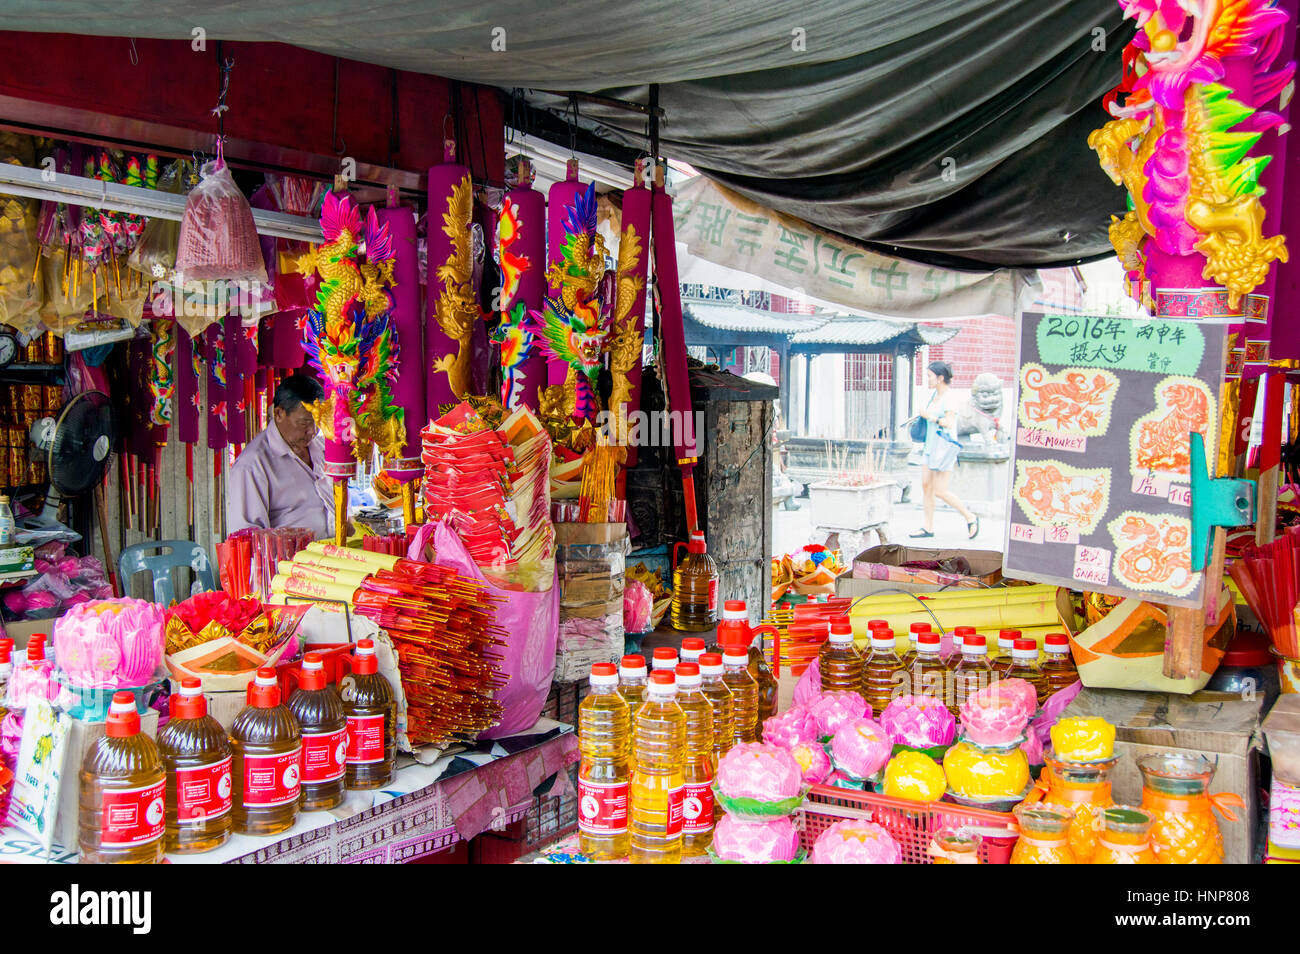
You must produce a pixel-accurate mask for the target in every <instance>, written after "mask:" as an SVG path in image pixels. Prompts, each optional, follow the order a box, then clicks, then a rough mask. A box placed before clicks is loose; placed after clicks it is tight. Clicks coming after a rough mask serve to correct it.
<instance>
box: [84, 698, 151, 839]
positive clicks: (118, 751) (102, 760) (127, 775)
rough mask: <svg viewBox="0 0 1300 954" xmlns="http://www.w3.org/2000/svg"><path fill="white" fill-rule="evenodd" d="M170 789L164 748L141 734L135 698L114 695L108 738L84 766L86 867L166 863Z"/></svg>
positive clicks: (99, 743)
mask: <svg viewBox="0 0 1300 954" xmlns="http://www.w3.org/2000/svg"><path fill="white" fill-rule="evenodd" d="M165 789H166V781H165V779H164V773H163V766H162V760H161V759H160V758H159V757H158V746H157V745H155V744H154V741H153V739H151V738H149V736H147V735H144V734H143V733H141V731H140V713H139V712H138V711H137V710H136V707H135V696H133V695H132V694H131V693H129V692H117V693H114V694H113V701H112V703H111V704H110V705H109V709H108V719H107V722H106V725H105V726H104V737H103V738H101V739H98V740H96V742H95V744H94V745H93V746H91V748H90V751H88V752H87V753H86V757H85V759H84V760H83V761H82V763H81V796H80V808H81V812H80V829H81V830H80V834H79V836H78V838H77V849H78V856H79V859H80V861H81V863H82V864H104V863H110V864H111V863H116V864H158V863H159V862H161V861H162V860H163V829H164V815H165V814H166V811H165V808H164V801H165V799H164V791H165Z"/></svg>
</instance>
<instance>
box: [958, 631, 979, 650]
mask: <svg viewBox="0 0 1300 954" xmlns="http://www.w3.org/2000/svg"><path fill="white" fill-rule="evenodd" d="M962 645H963V646H965V647H967V648H979V649H983V648H984V637H983V636H981V635H979V634H978V633H971V634H969V635H967V636H965V637H964V638H963V639H962Z"/></svg>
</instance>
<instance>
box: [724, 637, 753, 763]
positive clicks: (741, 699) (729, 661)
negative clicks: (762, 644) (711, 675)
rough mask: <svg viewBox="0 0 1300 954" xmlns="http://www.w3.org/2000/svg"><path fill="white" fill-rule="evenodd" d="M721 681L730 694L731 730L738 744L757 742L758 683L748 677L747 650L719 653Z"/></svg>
mask: <svg viewBox="0 0 1300 954" xmlns="http://www.w3.org/2000/svg"><path fill="white" fill-rule="evenodd" d="M722 681H723V682H724V683H726V684H727V688H728V689H730V690H731V719H732V723H731V730H732V738H734V739H735V740H736V741H737V742H757V741H758V683H757V682H755V681H754V677H753V676H751V675H750V674H749V650H748V649H747V648H745V647H744V646H724V647H723V649H722Z"/></svg>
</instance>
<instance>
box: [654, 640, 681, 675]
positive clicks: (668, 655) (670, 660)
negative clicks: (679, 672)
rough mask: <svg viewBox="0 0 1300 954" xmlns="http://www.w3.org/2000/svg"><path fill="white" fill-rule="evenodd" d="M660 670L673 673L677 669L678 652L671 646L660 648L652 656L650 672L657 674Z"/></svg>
mask: <svg viewBox="0 0 1300 954" xmlns="http://www.w3.org/2000/svg"><path fill="white" fill-rule="evenodd" d="M660 669H666V670H667V671H668V672H673V671H675V670H676V669H677V650H675V649H673V648H672V647H671V646H659V647H657V648H656V649H655V651H654V652H653V653H652V654H651V655H650V671H651V672H657V671H658V670H660Z"/></svg>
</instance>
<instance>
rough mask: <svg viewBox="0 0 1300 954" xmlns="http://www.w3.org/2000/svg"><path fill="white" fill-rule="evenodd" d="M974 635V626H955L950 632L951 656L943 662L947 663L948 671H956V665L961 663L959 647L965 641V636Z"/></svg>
mask: <svg viewBox="0 0 1300 954" xmlns="http://www.w3.org/2000/svg"><path fill="white" fill-rule="evenodd" d="M974 635H975V627H974V626H957V627H954V628H953V631H952V654H951V655H950V656H948V657H947V659H946V660H945V662H947V663H948V668H949V669H956V668H957V664H958V663H959V662H961V647H962V643H964V642H965V641H966V637H967V636H974Z"/></svg>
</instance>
